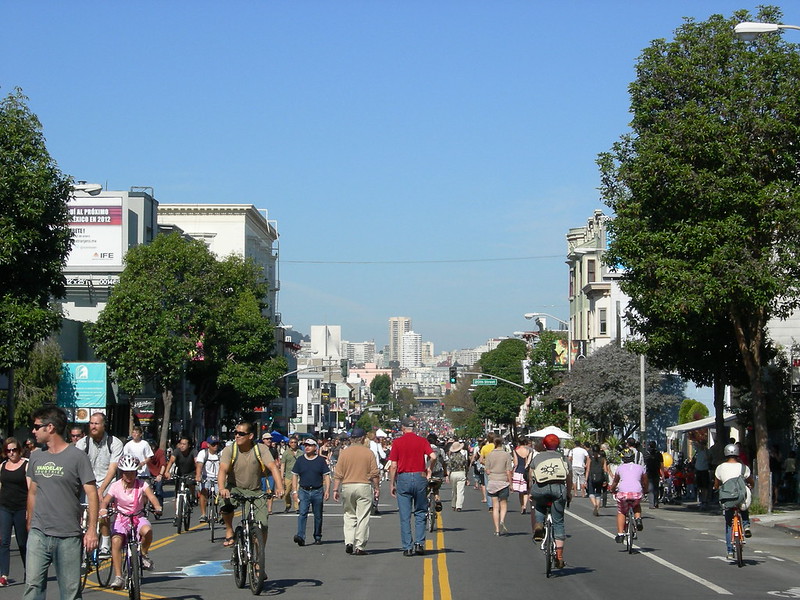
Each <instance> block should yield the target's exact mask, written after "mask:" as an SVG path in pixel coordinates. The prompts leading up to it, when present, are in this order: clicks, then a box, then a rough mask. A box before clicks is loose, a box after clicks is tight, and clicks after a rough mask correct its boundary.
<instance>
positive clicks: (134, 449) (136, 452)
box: [122, 440, 153, 475]
mask: <svg viewBox="0 0 800 600" xmlns="http://www.w3.org/2000/svg"><path fill="white" fill-rule="evenodd" d="M122 454H123V455H125V454H130V455H131V456H132V457H133V458H135V459H136V460H138V461H140V462H146V461H147V459H148V458H150V457H151V456H153V449H152V448H151V447H150V443H149V442H145V441H144V440H139V441H138V442H134V441H133V440H131V441H130V442H128V443H127V444H125V446H123V448H122ZM148 473H149V470H148V468H147V465H146V464H144V465H142V467H141V468H140V469H139V473H138V474H139V475H147V474H148Z"/></svg>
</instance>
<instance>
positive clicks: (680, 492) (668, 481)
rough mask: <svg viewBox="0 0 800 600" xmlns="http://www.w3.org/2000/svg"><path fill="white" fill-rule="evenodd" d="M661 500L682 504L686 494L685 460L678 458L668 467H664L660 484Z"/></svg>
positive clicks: (665, 502)
mask: <svg viewBox="0 0 800 600" xmlns="http://www.w3.org/2000/svg"><path fill="white" fill-rule="evenodd" d="M660 492H661V494H660V502H662V503H664V504H680V503H681V502H682V501H683V497H684V495H685V494H686V466H685V465H684V463H683V460H676V461H675V463H674V464H673V465H672V466H671V467H670V468H668V469H664V473H663V477H662V478H661V486H660Z"/></svg>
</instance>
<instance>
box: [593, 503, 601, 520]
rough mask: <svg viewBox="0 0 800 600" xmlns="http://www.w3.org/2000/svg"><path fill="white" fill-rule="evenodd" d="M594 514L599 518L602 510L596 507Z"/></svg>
mask: <svg viewBox="0 0 800 600" xmlns="http://www.w3.org/2000/svg"><path fill="white" fill-rule="evenodd" d="M592 514H593V515H594V516H595V517H599V516H600V509H599V508H597V507H596V506H595V507H594V510H593V511H592Z"/></svg>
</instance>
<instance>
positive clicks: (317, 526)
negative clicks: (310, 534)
mask: <svg viewBox="0 0 800 600" xmlns="http://www.w3.org/2000/svg"><path fill="white" fill-rule="evenodd" d="M303 444H304V448H305V454H304V455H303V456H301V457H300V458H298V459H297V461H295V463H294V467H292V494H295V495H297V496H298V498H299V500H300V515H299V516H298V517H297V535H295V536H294V542H295V543H296V544H297V545H298V546H304V545H305V543H306V539H305V538H306V520H307V519H308V509H309V508H311V509H312V510H313V512H314V543H315V544H321V543H322V504H323V502H324V501H325V500H327V499H328V493H329V491H330V484H331V470H330V468H329V467H328V461H326V460H325V459H324V458H322V457H321V456H320V455H319V454H317V441H316V440H314V439H312V438H308V439H307V440H305V441H304V442H303Z"/></svg>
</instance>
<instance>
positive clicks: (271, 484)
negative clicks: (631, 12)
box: [261, 433, 281, 514]
mask: <svg viewBox="0 0 800 600" xmlns="http://www.w3.org/2000/svg"><path fill="white" fill-rule="evenodd" d="M261 443H262V444H263V445H264V446H266V447H267V448H268V449H269V453H270V454H272V459H273V460H274V461H275V464H276V465H277V466H278V469H279V470H280V468H281V467H280V454H279V453H278V445H277V444H276V443H275V440H274V439H272V434H270V433H264V435H262V436H261ZM261 489H262V490H264V491H265V492H274V491H275V477H273V476H272V473H270V472H268V473H267V476H266V477H265V478H263V479H262V480H261ZM273 501H274V495H273V496H270V497H269V498H268V499H267V511H268V512H269V514H272V503H273Z"/></svg>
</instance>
